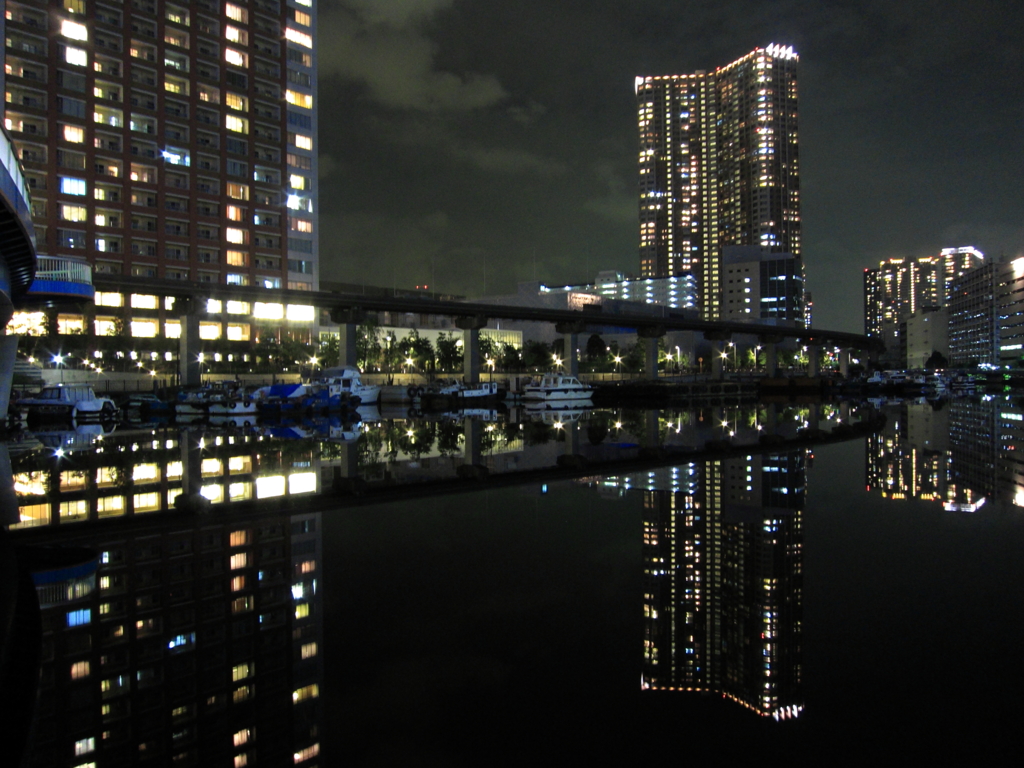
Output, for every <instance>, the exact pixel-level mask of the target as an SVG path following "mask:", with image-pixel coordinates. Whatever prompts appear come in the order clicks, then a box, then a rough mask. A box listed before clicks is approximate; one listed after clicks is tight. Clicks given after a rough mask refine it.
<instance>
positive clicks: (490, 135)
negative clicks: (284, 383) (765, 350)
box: [318, 0, 1024, 332]
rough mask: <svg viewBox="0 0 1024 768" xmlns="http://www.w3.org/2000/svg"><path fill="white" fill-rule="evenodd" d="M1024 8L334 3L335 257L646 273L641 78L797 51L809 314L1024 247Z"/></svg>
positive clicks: (487, 281) (452, 271) (328, 219)
mask: <svg viewBox="0 0 1024 768" xmlns="http://www.w3.org/2000/svg"><path fill="white" fill-rule="evenodd" d="M1022 32H1024V3H1020V2H1018V1H1017V0H993V1H992V2H985V1H984V0H974V1H973V2H945V3H944V2H935V0H929V1H928V2H925V1H924V0H903V2H900V3H893V2H891V0H879V1H878V2H870V1H865V2H856V1H855V0H854V1H851V2H811V1H810V0H777V1H775V2H752V1H746V0H722V1H721V2H717V3H710V2H703V3H696V2H679V1H670V0H662V1H660V2H658V1H655V0H636V1H635V2H630V3H627V2H623V1H622V0H619V1H618V2H611V1H610V0H577V1H573V0H518V1H517V2H514V3H512V2H501V3H499V2H489V1H487V0H476V1H475V2H473V1H469V0H323V2H321V4H320V6H319V26H318V34H319V43H318V44H319V77H320V82H319V109H320V137H319V151H320V253H321V261H322V264H323V268H322V276H323V278H324V279H327V280H343V281H346V282H361V283H368V284H373V285H383V286H393V285H397V286H398V287H411V286H413V285H415V284H423V283H429V284H430V285H431V288H436V289H437V290H440V291H445V292H451V293H459V294H464V295H467V296H470V297H474V296H480V295H483V294H485V293H490V294H493V293H507V292H512V291H514V290H515V285H516V283H517V282H518V281H524V280H532V279H538V280H543V281H545V282H549V283H552V284H558V283H568V282H585V281H589V280H591V279H592V278H593V276H594V274H595V273H596V272H597V271H598V270H601V269H618V270H621V271H623V272H626V273H628V274H633V275H635V274H637V273H638V271H639V259H638V256H637V237H638V235H637V196H636V154H637V143H638V140H637V131H636V101H635V96H634V92H633V80H634V77H635V76H636V75H659V74H679V73H689V72H693V71H696V70H698V69H705V70H711V69H714V68H715V67H716V66H721V65H724V64H726V63H728V62H731V61H733V60H735V59H737V58H739V57H740V56H742V55H744V54H746V53H748V52H749V51H751V50H753V49H754V48H755V47H758V46H765V45H767V44H769V43H779V44H784V45H792V46H793V47H794V48H795V49H796V51H797V52H798V53H799V54H800V72H799V78H800V149H801V184H802V207H803V210H802V215H803V222H804V258H805V262H806V265H807V274H808V281H809V288H810V290H811V291H812V293H813V296H814V302H815V317H814V324H815V325H816V326H818V327H822V328H829V329H839V330H849V331H857V332H862V330H863V319H862V291H861V275H862V272H863V268H864V267H867V266H873V265H877V263H878V261H879V260H881V259H884V258H889V257H893V256H924V255H929V254H934V253H937V252H938V250H939V249H940V248H943V247H950V246H959V245H974V246H976V247H977V248H980V249H981V250H982V251H983V252H985V254H986V255H987V256H989V257H990V258H996V259H998V258H999V257H1000V256H1002V255H1006V256H1010V257H1016V256H1020V255H1024V216H1022V209H1024V162H1022V157H1024V152H1022V150H1024V78H1022V75H1024V35H1022Z"/></svg>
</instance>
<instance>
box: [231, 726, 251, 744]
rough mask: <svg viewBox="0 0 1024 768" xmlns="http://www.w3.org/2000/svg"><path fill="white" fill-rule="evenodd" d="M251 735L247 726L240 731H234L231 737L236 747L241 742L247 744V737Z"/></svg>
mask: <svg viewBox="0 0 1024 768" xmlns="http://www.w3.org/2000/svg"><path fill="white" fill-rule="evenodd" d="M251 735H252V731H250V730H249V729H248V728H243V729H242V730H240V731H236V732H235V736H234V738H233V741H234V745H235V746H236V747H240V746H242V745H243V744H248V743H249V738H250V736H251Z"/></svg>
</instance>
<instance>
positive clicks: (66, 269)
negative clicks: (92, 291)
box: [36, 256, 92, 285]
mask: <svg viewBox="0 0 1024 768" xmlns="http://www.w3.org/2000/svg"><path fill="white" fill-rule="evenodd" d="M36 280H40V281H48V282H49V281H52V282H59V283H81V284H84V285H92V267H91V266H89V264H87V263H85V262H84V261H79V260H78V259H69V258H67V257H64V256H40V257H38V260H37V263H36Z"/></svg>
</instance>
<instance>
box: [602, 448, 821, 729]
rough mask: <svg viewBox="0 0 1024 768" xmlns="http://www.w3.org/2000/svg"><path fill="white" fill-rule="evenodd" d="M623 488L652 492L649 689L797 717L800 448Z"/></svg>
mask: <svg viewBox="0 0 1024 768" xmlns="http://www.w3.org/2000/svg"><path fill="white" fill-rule="evenodd" d="M625 481H626V478H623V479H622V482H623V484H625ZM627 487H633V488H640V489H643V493H644V507H645V510H644V569H645V575H646V579H645V599H644V618H645V636H644V675H643V686H644V688H646V689H654V690H677V691H678V690H684V691H707V692H715V693H720V694H722V695H724V696H726V697H728V698H730V699H732V700H734V701H736V702H738V703H740V704H743V705H744V706H746V707H749V708H750V709H752V710H754V711H756V712H758V713H759V714H762V715H766V716H767V715H771V716H774V717H775V718H776V719H782V718H788V717H793V716H796V715H797V714H799V712H800V711H801V710H802V708H803V700H802V698H801V693H800V688H801V686H800V679H801V656H802V653H801V642H802V640H801V621H802V615H801V613H802V610H801V607H802V597H801V592H802V583H803V576H802V563H803V553H802V546H803V533H802V526H801V518H802V514H803V508H804V488H805V476H804V454H803V453H802V452H791V453H786V454H779V455H764V456H759V455H753V456H747V457H745V458H736V459H725V460H714V461H703V462H700V463H697V464H690V465H687V466H683V467H674V468H671V469H669V470H660V471H659V472H657V473H647V474H646V475H638V476H634V477H632V478H630V483H629V486H627Z"/></svg>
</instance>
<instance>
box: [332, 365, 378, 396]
mask: <svg viewBox="0 0 1024 768" xmlns="http://www.w3.org/2000/svg"><path fill="white" fill-rule="evenodd" d="M316 381H317V382H320V383H322V384H326V385H327V387H328V393H329V395H330V397H332V398H333V397H335V396H339V397H347V398H349V400H350V401H352V404H353V405H356V404H359V405H370V404H372V403H376V402H378V401H379V400H380V390H381V388H380V385H378V384H364V383H363V379H362V374H361V373H360V372H359V369H358V368H356V367H355V366H354V365H343V366H340V367H337V368H325V369H324V370H322V371H320V373H319V375H318V376H317V377H316ZM356 398H358V400H356Z"/></svg>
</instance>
